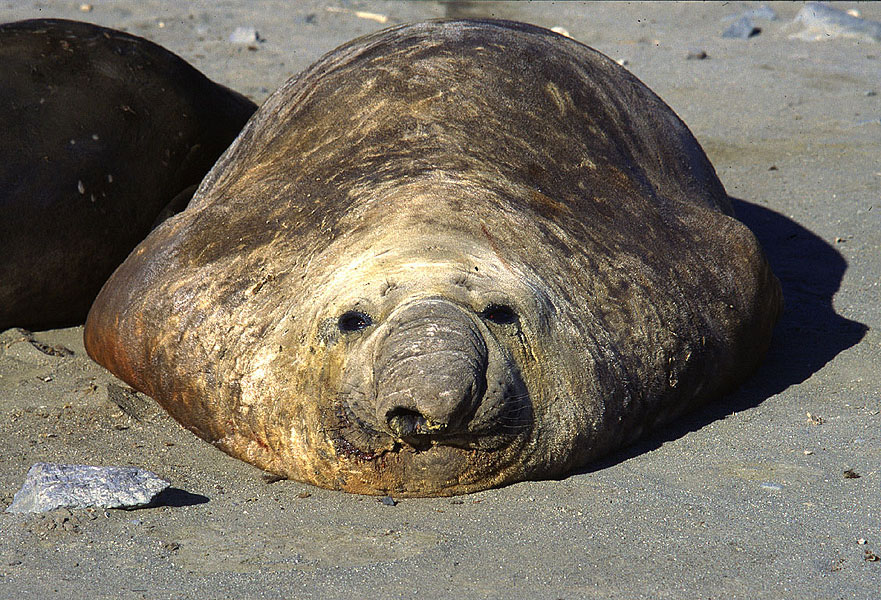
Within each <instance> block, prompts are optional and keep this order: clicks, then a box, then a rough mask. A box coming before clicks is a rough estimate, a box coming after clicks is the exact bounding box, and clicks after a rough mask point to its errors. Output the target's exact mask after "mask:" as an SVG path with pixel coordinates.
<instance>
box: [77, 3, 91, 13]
mask: <svg viewBox="0 0 881 600" xmlns="http://www.w3.org/2000/svg"><path fill="white" fill-rule="evenodd" d="M92 8H94V7H93V6H92V5H91V4H80V12H92Z"/></svg>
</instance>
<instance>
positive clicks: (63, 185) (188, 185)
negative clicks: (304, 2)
mask: <svg viewBox="0 0 881 600" xmlns="http://www.w3.org/2000/svg"><path fill="white" fill-rule="evenodd" d="M0 82H2V83H0V131H2V132H3V134H2V136H0V159H2V160H0V330H2V329H5V328H7V327H11V326H21V327H28V328H46V327H54V326H63V325H71V324H76V323H82V322H83V321H84V320H85V317H86V314H87V312H88V309H89V306H90V305H91V303H92V300H93V299H94V298H95V296H96V295H97V294H98V290H100V289H101V285H102V284H103V283H104V281H106V279H107V277H109V276H110V274H111V273H112V272H113V269H115V268H116V267H117V266H118V265H119V264H120V263H121V262H122V261H123V260H124V259H125V257H126V256H127V255H128V253H129V252H130V251H131V250H132V248H134V247H135V245H137V244H138V243H139V242H140V241H141V240H143V239H144V237H146V235H147V233H148V232H149V231H150V229H151V227H152V225H153V224H154V222H155V221H156V220H157V217H159V216H160V213H162V212H163V211H167V212H169V213H171V212H174V211H176V210H180V209H181V208H183V207H184V206H186V203H187V201H188V200H189V199H190V197H191V196H192V193H193V191H195V186H196V185H198V183H199V181H201V179H202V177H203V176H204V175H205V173H207V172H208V170H209V169H210V168H211V165H213V164H214V161H216V160H217V157H218V156H220V154H221V153H222V152H223V151H224V150H225V149H226V148H227V146H229V144H230V143H231V142H232V140H233V139H235V136H236V135H237V134H238V132H239V131H240V130H241V128H242V126H243V125H244V124H245V122H246V121H247V119H248V118H249V117H250V116H251V114H252V113H253V112H254V111H255V110H256V108H257V107H256V106H255V105H254V104H253V103H252V102H251V101H249V100H248V99H246V98H244V97H243V96H241V95H239V94H237V93H235V92H233V91H231V90H228V89H226V88H224V87H222V86H220V85H217V84H215V83H213V82H211V81H209V80H208V79H207V78H206V77H205V76H204V75H202V74H201V73H199V72H198V71H197V70H196V69H194V68H193V67H191V66H190V65H188V64H187V63H186V62H184V61H183V60H182V59H180V58H179V57H177V56H175V55H174V54H172V53H171V52H168V51H167V50H164V49H163V48H161V47H159V46H157V45H156V44H153V43H152V42H149V41H147V40H144V39H141V38H138V37H135V36H132V35H129V34H126V33H122V32H119V31H114V30H112V29H106V28H104V27H98V26H96V25H91V24H88V23H78V22H74V21H63V20H49V19H46V20H43V19H41V20H32V21H22V22H18V23H7V24H4V25H0Z"/></svg>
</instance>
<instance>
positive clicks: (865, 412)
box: [0, 0, 881, 600]
mask: <svg viewBox="0 0 881 600" xmlns="http://www.w3.org/2000/svg"><path fill="white" fill-rule="evenodd" d="M80 4H81V3H80V2H76V1H73V0H71V1H57V2H56V1H47V0H44V1H41V2H37V1H32V0H4V1H2V2H0V21H13V20H18V19H25V18H36V17H64V18H73V19H81V20H87V21H92V22H95V23H98V24H101V25H105V26H110V27H114V28H118V29H123V30H125V31H128V32H131V33H134V34H137V35H141V36H144V37H147V38H149V39H151V40H153V41H155V42H158V43H159V44H161V45H163V46H165V47H167V48H168V49H170V50H172V51H174V52H176V53H178V54H179V55H181V56H182V57H183V58H185V59H186V60H188V61H189V62H191V63H192V64H193V65H194V66H196V67H197V68H199V69H200V70H202V71H203V72H205V73H206V74H207V75H208V76H209V77H211V78H213V79H215V80H216V81H219V82H221V83H223V84H225V85H228V86H230V87H232V88H234V89H236V90H239V91H241V92H243V93H245V94H247V95H248V96H250V97H251V98H253V99H254V100H255V101H257V102H260V101H262V100H263V99H264V98H265V97H266V96H267V95H268V94H269V93H270V92H271V91H272V90H273V89H275V88H276V87H277V86H278V85H280V84H281V83H282V82H283V81H285V80H286V79H287V78H288V77H290V76H292V75H294V74H295V73H297V72H298V71H300V70H301V69H303V68H304V67H306V66H307V65H309V64H310V63H311V62H312V61H314V60H315V59H316V58H318V57H319V56H320V55H322V54H323V53H325V52H327V51H329V50H331V49H332V48H334V47H336V46H337V45H339V44H341V43H343V42H345V41H347V40H349V39H352V38H354V37H357V36H359V35H362V34H365V33H368V32H372V31H375V30H378V29H381V28H382V27H385V26H388V25H394V24H397V23H403V22H408V21H415V20H421V19H427V18H435V17H443V16H445V15H452V14H455V15H486V16H498V17H504V18H510V19H517V20H522V21H527V22H530V23H535V24H538V25H542V26H546V27H554V26H561V27H563V28H565V29H566V30H568V31H569V33H570V34H571V35H572V37H574V38H576V39H578V40H580V41H582V42H585V43H587V44H588V45H591V46H593V47H595V48H597V49H598V50H600V51H602V52H604V53H605V54H607V55H609V56H610V57H612V58H613V59H616V60H619V61H626V64H627V68H629V69H630V70H631V71H632V72H633V73H635V74H636V75H637V76H638V77H639V78H640V79H642V80H643V81H644V82H645V83H646V84H647V85H648V86H649V87H651V88H652V89H653V90H654V91H655V92H657V93H658V94H659V95H660V96H661V97H662V98H663V99H664V100H665V101H666V102H667V103H668V104H669V105H670V106H672V107H673V109H674V110H675V111H676V112H677V113H678V114H679V115H680V116H681V117H682V118H683V120H684V121H685V122H686V123H687V124H688V125H689V126H690V128H691V129H692V131H693V132H694V133H695V135H696V137H697V138H698V140H699V141H700V143H701V144H702V145H703V147H704V148H705V150H706V151H707V153H708V155H709V157H710V159H711V160H712V162H713V164H714V165H715V167H716V170H717V172H718V173H719V176H720V177H721V179H722V182H723V183H724V184H725V186H726V188H727V190H728V192H729V194H730V195H731V196H733V197H734V198H736V199H737V201H736V203H735V208H736V210H737V212H738V214H739V216H740V217H741V219H742V220H744V221H745V222H746V223H747V224H748V225H749V226H750V227H751V228H752V229H753V230H754V231H755V233H756V234H757V235H758V237H759V238H760V240H761V242H762V243H763V245H764V247H765V249H766V251H767V253H768V255H769V257H770V260H771V263H772V265H773V267H774V269H775V272H776V273H777V275H778V276H779V277H780V279H781V281H782V284H783V289H784V294H785V296H786V306H787V309H786V313H785V314H784V316H783V318H782V321H781V323H780V324H779V325H778V327H777V330H776V332H775V340H774V343H773V346H772V348H771V352H770V355H769V356H768V358H767V360H766V362H765V364H764V366H763V367H762V368H761V370H760V371H759V372H758V373H757V374H756V376H755V377H754V378H752V379H751V380H750V381H749V382H748V383H747V384H746V385H744V386H743V387H742V388H741V389H740V390H739V391H738V392H737V393H736V394H734V395H732V396H730V397H728V398H725V399H720V401H718V402H716V403H714V404H712V405H711V406H708V407H707V408H706V409H704V410H702V411H700V412H698V413H696V414H693V415H689V416H688V417H687V418H684V419H682V420H681V421H680V422H678V423H675V424H674V425H672V426H669V427H667V428H665V429H663V430H661V431H658V432H656V433H655V434H653V435H652V436H651V437H649V438H647V439H645V440H644V441H643V442H641V443H640V444H638V445H636V446H633V447H631V448H628V449H626V450H624V451H622V452H620V453H618V454H616V455H614V456H612V457H610V458H609V459H608V460H606V461H604V462H603V463H602V464H598V465H594V466H592V467H591V468H590V469H586V470H584V471H583V472H581V473H577V474H573V475H572V476H570V477H568V478H566V479H564V480H562V481H544V482H529V483H522V484H517V485H512V486H509V487H506V488H503V489H499V490H493V491H488V492H484V493H479V494H473V495H470V496H464V497H459V498H454V499H449V498H446V499H418V500H402V501H400V502H399V503H398V504H397V505H396V506H387V505H384V504H381V503H379V502H377V500H376V499H375V498H370V497H360V496H353V495H347V494H343V493H338V492H330V491H326V490H321V489H317V488H313V487H310V486H308V485H304V484H299V483H296V482H290V481H279V482H275V483H268V482H267V481H265V480H264V479H263V477H262V476H261V473H260V472H259V471H258V470H257V469H255V468H253V467H251V466H249V465H247V464H245V463H242V462H239V461H237V460H235V459H232V458H229V457H227V456H226V455H224V454H222V453H221V452H219V451H217V450H215V449H214V448H212V447H211V446H209V445H208V444H206V443H204V442H202V441H200V440H198V439H197V438H195V437H194V436H193V435H192V434H190V433H189V432H187V431H186V430H184V429H182V428H181V427H180V426H178V425H177V424H176V423H175V422H174V421H172V420H171V419H170V418H169V417H168V416H166V415H165V414H164V413H163V412H162V411H161V409H159V408H158V407H157V406H156V405H155V404H154V403H153V402H152V400H150V399H149V398H146V397H145V396H142V395H139V394H136V393H134V392H132V391H130V390H129V389H128V388H127V386H125V385H124V384H123V383H121V382H120V381H118V380H116V379H115V378H114V377H113V376H111V375H110V374H109V373H107V372H106V371H104V370H103V369H102V368H100V367H98V366H97V365H95V364H94V363H92V362H91V361H90V360H89V358H88V357H87V356H86V354H85V352H84V350H83V346H82V341H81V336H82V328H81V327H80V328H71V329H64V330H56V331H45V332H35V333H34V334H33V335H32V336H30V337H29V336H28V334H26V333H25V332H21V331H19V330H9V331H6V332H4V333H0V415H2V417H0V457H2V460H0V507H5V506H6V505H8V504H9V503H10V502H11V500H12V496H13V494H14V493H15V491H16V490H17V489H18V488H19V487H20V485H21V483H22V481H23V478H24V475H25V473H26V471H27V469H28V468H29V467H30V465H31V464H33V463H34V462H37V461H52V462H73V463H86V464H97V465H102V464H103V465H136V466H139V467H143V468H146V469H150V470H152V471H154V472H155V473H157V474H159V475H160V476H162V477H164V478H166V479H168V480H170V481H171V482H172V484H173V486H174V488H176V490H177V491H175V492H174V493H173V494H171V495H170V496H168V498H167V500H168V501H167V502H166V504H165V505H164V506H160V507H157V508H150V509H142V510H137V511H131V512H125V511H113V510H111V511H106V512H105V511H103V510H98V511H87V510H80V511H72V512H71V511H56V512H53V513H49V514H45V515H37V516H34V515H12V514H3V513H0V598H65V599H66V598H75V599H79V598H83V599H85V598H88V599H102V598H107V599H111V598H112V599H129V598H199V599H208V598H212V599H214V598H358V597H364V598H423V599H427V598H547V599H556V598H566V599H574V598H718V599H723V598H725V599H728V598H744V599H747V598H768V599H772V598H773V599H779V598H784V599H786V598H792V599H801V598H859V599H866V600H868V599H877V598H881V561H873V560H868V559H871V558H872V557H873V556H881V336H879V326H881V191H879V190H881V44H879V43H874V42H870V41H864V40H863V41H861V40H854V39H828V40H825V41H817V42H807V41H802V40H798V39H791V38H790V37H789V34H790V33H792V31H791V26H790V25H788V24H789V23H790V22H791V21H792V19H793V17H794V16H795V14H796V12H797V11H798V10H799V8H800V5H799V4H795V3H793V4H772V6H773V8H774V10H776V12H777V14H778V19H777V20H774V21H759V20H757V21H756V24H757V25H758V26H760V27H761V28H762V32H761V33H760V34H759V35H758V36H755V37H753V38H750V39H748V40H737V39H723V38H722V37H721V32H722V31H723V30H724V28H725V27H726V26H727V25H728V24H729V23H730V21H729V20H727V18H728V17H730V16H732V15H737V14H739V13H741V12H743V11H744V10H748V9H750V8H756V7H757V6H758V5H754V4H747V3H708V4H642V3H634V4H613V3H602V4H581V3H574V2H557V3H553V2H533V3H526V2H523V3H477V4H472V5H470V6H467V5H458V6H449V5H447V6H444V5H442V4H439V3H435V2H343V1H332V2H317V1H311V0H310V1H302V2H284V1H281V0H264V1H252V2H246V1H244V0H242V1H233V0H224V1H221V0H218V1H216V2H210V1H207V0H201V1H197V2H184V1H178V2H169V1H156V0H146V1H144V0H138V1H135V0H118V1H110V0H108V1H104V2H102V1H100V0H94V1H93V2H91V3H90V4H91V5H92V10H91V11H89V12H83V11H81V10H80V8H79V6H80ZM841 7H843V8H852V7H856V8H857V9H858V10H860V11H861V12H862V14H863V16H864V17H867V18H871V19H875V20H881V5H879V4H860V5H856V4H852V3H847V4H844V5H842V6H841ZM236 27H254V28H256V30H257V31H258V32H259V34H260V37H261V38H262V39H263V40H264V41H262V42H257V43H255V44H253V45H252V46H253V49H251V48H249V47H248V45H247V44H244V45H243V44H234V43H231V42H230V41H229V39H228V38H229V36H230V34H231V33H232V32H233V30H234V29H235V28H236ZM696 51H704V52H706V53H707V55H708V58H706V59H703V60H699V59H688V58H687V56H688V54H689V53H690V52H696ZM0 85H2V82H0ZM0 135H2V132H0ZM0 285H2V282H0ZM38 342H41V343H42V344H43V345H44V346H43V350H41V349H40V348H39V347H38V346H39V345H40V344H39V343H38ZM45 345H49V346H53V345H60V346H63V347H66V348H68V349H70V350H72V351H73V354H72V355H67V356H55V355H52V354H47V353H46V352H45V351H44V350H45ZM809 415H810V416H809ZM846 470H852V471H853V472H855V473H856V474H858V475H859V477H858V478H848V477H845V475H844V473H845V471H846ZM861 541H862V542H864V543H860V542H861Z"/></svg>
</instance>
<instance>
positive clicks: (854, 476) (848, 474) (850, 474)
mask: <svg viewBox="0 0 881 600" xmlns="http://www.w3.org/2000/svg"><path fill="white" fill-rule="evenodd" d="M844 478H845V479H859V478H860V474H859V473H857V472H856V471H854V470H853V469H848V470H846V471H845V472H844Z"/></svg>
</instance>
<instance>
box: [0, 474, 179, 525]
mask: <svg viewBox="0 0 881 600" xmlns="http://www.w3.org/2000/svg"><path fill="white" fill-rule="evenodd" d="M169 485H170V484H169V482H167V481H165V480H164V479H160V478H159V477H158V476H156V475H155V474H153V473H151V472H150V471H145V470H144V469H139V468H137V467H93V466H89V465H60V464H56V463H43V462H40V463H36V464H34V465H33V466H32V467H31V468H30V469H29V470H28V474H27V476H26V478H25V482H24V485H22V486H21V489H20V490H19V491H18V492H17V493H16V494H15V497H14V498H13V500H12V504H11V505H10V506H9V508H7V509H6V512H11V513H40V512H46V511H50V510H55V509H57V508H90V507H95V508H139V507H142V506H147V505H148V504H150V502H152V501H153V499H154V498H155V497H156V495H157V494H159V493H160V492H162V491H163V490H165V489H166V488H167V487H168V486H169Z"/></svg>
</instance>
